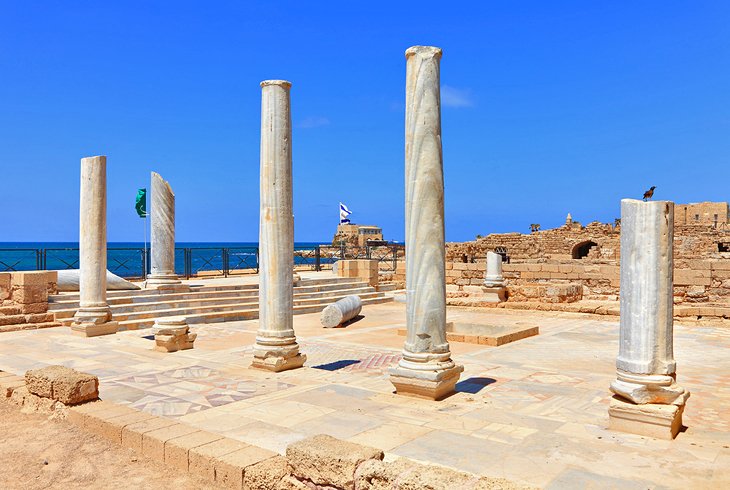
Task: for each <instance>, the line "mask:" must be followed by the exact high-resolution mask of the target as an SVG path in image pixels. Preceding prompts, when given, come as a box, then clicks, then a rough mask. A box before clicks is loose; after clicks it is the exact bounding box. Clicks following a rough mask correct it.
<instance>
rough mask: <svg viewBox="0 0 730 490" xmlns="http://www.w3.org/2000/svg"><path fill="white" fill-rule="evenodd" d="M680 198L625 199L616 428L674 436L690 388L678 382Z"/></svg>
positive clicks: (614, 387)
mask: <svg viewBox="0 0 730 490" xmlns="http://www.w3.org/2000/svg"><path fill="white" fill-rule="evenodd" d="M673 237H674V203H672V202H669V201H649V202H644V201H640V200H636V199H624V200H622V201H621V291H620V299H621V320H620V322H621V323H620V330H619V354H618V357H617V358H616V380H615V381H613V383H611V391H612V392H613V393H615V395H616V396H615V397H614V398H613V400H612V401H611V406H610V408H609V419H610V426H611V428H613V429H616V430H623V431H626V432H634V433H639V434H643V435H649V436H653V437H662V438H673V437H675V436H676V435H677V432H678V431H679V429H680V428H681V425H682V411H683V409H684V404H685V401H686V400H687V398H688V397H689V392H687V391H685V390H684V388H682V387H681V386H679V385H678V384H677V383H676V372H675V368H676V364H675V362H674V354H673V331H672V330H673V321H674V320H673V273H674V261H673V256H672V254H673Z"/></svg>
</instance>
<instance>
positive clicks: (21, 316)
mask: <svg viewBox="0 0 730 490" xmlns="http://www.w3.org/2000/svg"><path fill="white" fill-rule="evenodd" d="M57 277H58V274H57V273H56V272H55V271H32V272H0V331H8V330H20V329H30V328H44V327H51V326H58V325H60V323H56V322H55V321H54V319H53V314H51V313H48V295H49V294H54V293H56V292H58V291H57V288H56V280H57Z"/></svg>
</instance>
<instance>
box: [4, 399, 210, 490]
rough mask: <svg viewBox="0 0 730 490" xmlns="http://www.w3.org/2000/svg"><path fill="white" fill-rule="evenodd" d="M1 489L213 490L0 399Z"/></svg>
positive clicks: (64, 422)
mask: <svg viewBox="0 0 730 490" xmlns="http://www.w3.org/2000/svg"><path fill="white" fill-rule="evenodd" d="M0 441H1V442H0V488H3V489H16V488H17V489H35V488H63V489H67V488H104V489H108V488H130V489H131V488H135V489H136V488H144V489H157V488H160V489H162V488H167V489H171V488H174V489H176V490H177V489H198V488H214V487H211V486H210V485H206V484H204V483H203V482H201V481H199V480H197V479H195V478H193V477H191V476H189V475H187V474H183V475H181V474H180V473H179V472H177V471H173V470H169V469H167V468H165V467H164V466H163V465H161V464H158V463H156V462H154V461H152V460H149V459H147V458H144V457H142V456H141V455H137V454H135V452H134V451H131V450H129V449H126V448H122V447H121V446H118V445H115V444H113V443H111V442H110V441H106V440H104V439H102V438H99V437H97V436H93V435H90V434H88V433H86V432H84V431H82V430H81V429H79V428H77V427H75V426H73V425H71V424H70V423H68V422H66V421H51V420H48V418H47V416H45V415H39V414H24V413H21V412H20V409H19V408H18V407H16V406H15V405H11V404H10V403H7V402H5V401H0Z"/></svg>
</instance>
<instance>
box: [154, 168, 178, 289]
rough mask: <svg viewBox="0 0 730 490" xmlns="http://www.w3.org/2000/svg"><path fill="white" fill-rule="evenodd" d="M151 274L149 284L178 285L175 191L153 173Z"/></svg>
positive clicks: (159, 176)
mask: <svg viewBox="0 0 730 490" xmlns="http://www.w3.org/2000/svg"><path fill="white" fill-rule="evenodd" d="M150 180H151V189H152V209H151V211H150V216H151V227H150V229H151V233H150V254H151V260H150V269H151V270H150V274H149V275H148V276H147V278H148V280H147V285H148V286H150V285H151V286H165V285H170V284H179V283H180V282H181V281H180V280H179V279H178V277H177V274H175V194H174V193H173V192H172V188H171V187H170V183H169V182H167V181H165V180H164V179H163V178H162V176H161V175H160V174H158V173H157V172H152V176H151V179H150Z"/></svg>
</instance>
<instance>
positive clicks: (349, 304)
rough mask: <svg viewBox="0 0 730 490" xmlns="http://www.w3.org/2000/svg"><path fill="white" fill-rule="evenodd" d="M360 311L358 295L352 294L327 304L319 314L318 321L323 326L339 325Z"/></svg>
mask: <svg viewBox="0 0 730 490" xmlns="http://www.w3.org/2000/svg"><path fill="white" fill-rule="evenodd" d="M361 311H362V300H361V299H360V296H358V295H356V294H353V295H350V296H346V297H344V298H342V299H340V300H337V301H335V302H334V303H332V304H331V305H328V306H327V307H326V308H325V309H324V310H322V314H321V315H320V323H321V324H322V326H323V327H324V328H334V327H339V326H340V325H342V324H343V323H345V322H348V321H350V320H352V319H353V318H355V317H356V316H357V315H359V314H360V312H361Z"/></svg>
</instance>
